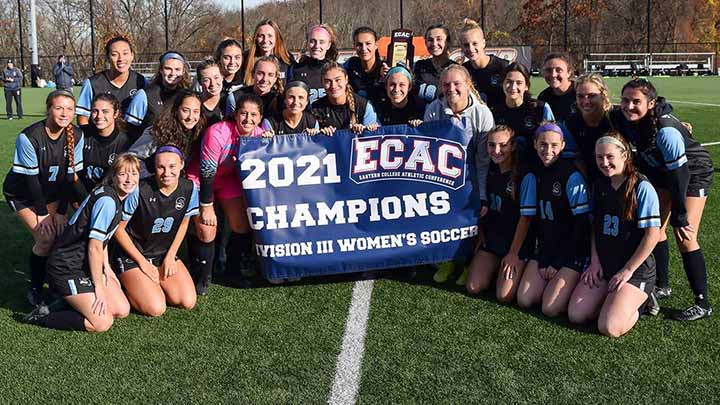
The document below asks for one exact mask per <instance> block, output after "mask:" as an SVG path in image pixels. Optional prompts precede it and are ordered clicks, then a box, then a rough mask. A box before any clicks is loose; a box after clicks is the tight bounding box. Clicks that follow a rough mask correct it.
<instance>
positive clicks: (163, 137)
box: [152, 89, 205, 156]
mask: <svg viewBox="0 0 720 405" xmlns="http://www.w3.org/2000/svg"><path fill="white" fill-rule="evenodd" d="M187 98H194V99H196V100H197V101H198V103H200V105H201V106H202V100H201V99H200V96H199V95H198V94H197V93H195V92H193V91H190V90H187V89H183V90H180V91H179V92H178V94H177V96H176V97H175V100H174V101H173V103H172V106H171V107H170V108H165V110H163V112H162V113H160V116H159V117H158V120H157V122H155V125H154V126H153V129H152V135H153V142H154V143H155V145H158V146H160V145H173V146H175V147H177V148H178V149H180V150H181V151H183V153H184V154H185V155H186V156H189V155H190V151H191V149H192V146H193V145H194V143H195V142H197V141H199V140H200V134H202V131H203V129H205V117H203V115H202V114H200V119H199V120H198V123H197V124H196V125H195V127H193V128H192V129H190V130H188V129H185V127H184V126H183V125H182V123H181V122H180V121H179V120H178V118H177V116H178V111H179V110H180V106H181V105H182V103H183V102H184V101H185V99H187Z"/></svg>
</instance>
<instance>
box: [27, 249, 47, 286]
mask: <svg viewBox="0 0 720 405" xmlns="http://www.w3.org/2000/svg"><path fill="white" fill-rule="evenodd" d="M47 261H48V258H47V256H38V255H36V254H35V253H33V252H30V288H34V289H41V288H42V286H43V284H45V265H46V264H47Z"/></svg>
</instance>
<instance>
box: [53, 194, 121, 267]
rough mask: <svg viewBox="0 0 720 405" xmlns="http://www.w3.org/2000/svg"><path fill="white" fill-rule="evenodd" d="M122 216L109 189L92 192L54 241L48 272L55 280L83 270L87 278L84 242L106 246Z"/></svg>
mask: <svg viewBox="0 0 720 405" xmlns="http://www.w3.org/2000/svg"><path fill="white" fill-rule="evenodd" d="M121 214H122V202H121V201H120V198H119V197H118V195H117V192H116V191H115V189H114V188H113V187H112V186H100V187H98V188H96V189H95V190H93V192H92V193H90V194H89V195H88V196H87V197H86V198H85V199H84V200H83V202H82V203H81V204H80V208H78V209H77V210H76V211H75V214H74V215H73V216H72V218H70V221H69V222H68V225H67V227H66V228H65V231H63V233H62V235H60V237H59V238H58V240H57V242H55V248H54V249H53V252H52V254H51V255H50V258H49V259H48V272H49V273H50V274H51V275H52V276H53V277H57V278H63V277H69V276H72V275H73V274H76V273H77V272H78V270H80V269H84V270H85V272H86V274H87V275H88V276H89V275H90V274H89V269H90V268H89V265H88V257H87V252H88V241H89V240H90V239H96V240H99V241H101V242H102V243H103V247H105V246H107V244H108V242H109V241H110V239H111V238H112V236H113V234H114V233H115V230H116V229H117V226H118V224H119V223H120V218H121V216H122V215H121Z"/></svg>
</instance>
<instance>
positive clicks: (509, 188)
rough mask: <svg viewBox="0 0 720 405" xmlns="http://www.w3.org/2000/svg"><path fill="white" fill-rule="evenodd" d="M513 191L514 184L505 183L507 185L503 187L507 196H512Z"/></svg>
mask: <svg viewBox="0 0 720 405" xmlns="http://www.w3.org/2000/svg"><path fill="white" fill-rule="evenodd" d="M513 191H515V184H514V183H513V181H512V180H510V181H508V182H507V185H506V186H505V192H506V193H508V194H509V195H513Z"/></svg>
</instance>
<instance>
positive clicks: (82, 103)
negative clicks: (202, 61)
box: [75, 79, 93, 117]
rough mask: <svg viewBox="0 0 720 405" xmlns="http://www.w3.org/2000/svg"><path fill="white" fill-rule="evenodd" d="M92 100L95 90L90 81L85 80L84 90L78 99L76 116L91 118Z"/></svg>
mask: <svg viewBox="0 0 720 405" xmlns="http://www.w3.org/2000/svg"><path fill="white" fill-rule="evenodd" d="M92 99H93V89H92V85H91V84H90V79H85V81H84V82H83V85H82V89H81V90H80V97H78V101H77V105H76V106H75V114H77V115H82V116H83V117H89V116H90V107H91V106H92Z"/></svg>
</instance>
